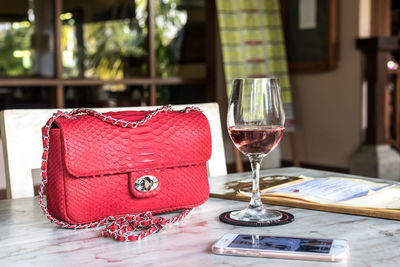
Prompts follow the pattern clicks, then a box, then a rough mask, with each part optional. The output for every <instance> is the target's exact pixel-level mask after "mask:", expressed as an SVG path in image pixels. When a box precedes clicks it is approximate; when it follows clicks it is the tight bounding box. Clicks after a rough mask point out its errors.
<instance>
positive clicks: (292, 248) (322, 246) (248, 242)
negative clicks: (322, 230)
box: [212, 234, 349, 261]
mask: <svg viewBox="0 0 400 267" xmlns="http://www.w3.org/2000/svg"><path fill="white" fill-rule="evenodd" d="M212 251H213V252H214V253H215V254H222V255H237V256H256V257H268V258H282V259H297V260H316V261H342V260H344V259H346V258H347V255H348V253H349V245H348V242H347V241H346V240H341V239H322V238H302V237H283V236H262V235H243V234H226V235H224V236H223V237H222V238H221V239H220V240H218V241H217V242H216V243H215V244H214V245H213V246H212Z"/></svg>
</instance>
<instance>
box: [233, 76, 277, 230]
mask: <svg viewBox="0 0 400 267" xmlns="http://www.w3.org/2000/svg"><path fill="white" fill-rule="evenodd" d="M284 122H285V113H284V110H283V105H282V99H281V91H280V87H279V83H278V79H276V78H261V79H234V80H233V86H232V92H231V99H230V102H229V106H228V118H227V124H228V131H229V135H230V137H231V139H232V142H233V143H234V144H235V146H236V147H237V148H238V150H239V151H240V152H242V153H243V154H244V155H246V156H248V157H249V160H250V164H251V169H252V178H253V186H252V196H251V200H250V204H249V206H248V207H247V208H245V209H243V210H240V211H234V212H231V213H230V215H229V216H230V218H231V219H233V220H237V221H247V222H259V223H269V222H273V221H277V220H279V219H281V217H282V213H281V212H280V211H277V210H270V209H266V208H264V206H263V204H262V202H261V197H260V185H259V179H260V164H261V161H262V159H263V158H264V157H265V156H266V155H267V154H268V153H269V152H271V151H272V150H273V149H274V148H275V147H276V146H277V145H278V143H279V141H280V140H281V138H282V136H283V132H284V130H285V128H284Z"/></svg>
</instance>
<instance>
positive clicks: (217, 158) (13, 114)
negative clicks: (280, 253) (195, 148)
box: [0, 103, 227, 198]
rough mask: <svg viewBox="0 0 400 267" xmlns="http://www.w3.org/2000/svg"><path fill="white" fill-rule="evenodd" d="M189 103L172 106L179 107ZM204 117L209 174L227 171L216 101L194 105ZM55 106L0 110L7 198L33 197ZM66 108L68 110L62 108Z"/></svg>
mask: <svg viewBox="0 0 400 267" xmlns="http://www.w3.org/2000/svg"><path fill="white" fill-rule="evenodd" d="M186 106H189V105H174V106H173V108H174V110H180V109H183V108H184V107H186ZM195 106H196V107H199V108H200V109H201V110H203V112H204V114H205V115H206V116H207V118H208V120H209V122H210V127H211V135H212V155H211V159H210V160H209V161H208V163H207V169H208V174H209V176H218V175H224V174H226V173H227V170H226V161H225V151H224V144H223V139H222V131H221V124H220V115H219V106H218V104H217V103H205V104H195ZM155 108H157V107H151V106H148V107H125V108H95V110H96V111H99V112H107V111H122V110H151V109H155ZM56 111H57V109H32V110H27V109H26V110H4V111H1V112H0V126H1V140H2V144H3V156H4V167H5V177H6V189H7V198H22V197H31V196H34V186H37V185H39V184H40V166H41V154H42V152H43V151H42V150H43V148H42V139H41V134H42V133H41V128H42V127H43V126H44V124H45V123H46V121H47V120H48V119H49V118H50V117H51V116H52V114H53V113H54V112H56ZM63 111H68V110H63Z"/></svg>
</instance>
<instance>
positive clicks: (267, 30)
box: [216, 0, 295, 132]
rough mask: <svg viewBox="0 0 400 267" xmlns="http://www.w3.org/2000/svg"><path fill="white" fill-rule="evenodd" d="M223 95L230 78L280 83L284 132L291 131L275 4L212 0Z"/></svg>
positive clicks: (289, 99) (283, 52)
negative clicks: (284, 117) (215, 7)
mask: <svg viewBox="0 0 400 267" xmlns="http://www.w3.org/2000/svg"><path fill="white" fill-rule="evenodd" d="M216 4H217V15H218V22H219V32H220V39H221V46H222V56H223V61H224V71H225V79H226V85H227V94H228V97H229V95H230V90H231V85H232V80H233V79H234V78H267V77H271V78H272V77H274V78H278V79H279V81H280V87H281V90H282V100H283V105H284V109H285V114H286V123H285V128H286V129H285V130H286V131H289V132H290V131H294V129H295V124H294V114H293V106H292V93H291V89H290V80H289V75H288V64H287V59H286V49H285V41H284V36H283V31H282V23H281V21H282V20H281V13H280V6H279V0H216Z"/></svg>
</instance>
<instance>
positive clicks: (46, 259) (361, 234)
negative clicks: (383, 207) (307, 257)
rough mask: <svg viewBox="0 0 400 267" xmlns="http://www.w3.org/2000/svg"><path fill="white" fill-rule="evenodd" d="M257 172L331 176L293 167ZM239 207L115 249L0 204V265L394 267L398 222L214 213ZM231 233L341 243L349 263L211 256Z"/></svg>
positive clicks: (214, 204)
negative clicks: (276, 219)
mask: <svg viewBox="0 0 400 267" xmlns="http://www.w3.org/2000/svg"><path fill="white" fill-rule="evenodd" d="M265 173H266V174H287V175H300V174H304V175H309V176H317V177H323V176H326V175H332V173H328V172H320V171H310V170H306V169H299V168H284V169H279V170H271V171H265ZM337 175H338V174H337ZM340 175H342V174H340ZM238 176H241V175H233V177H238ZM211 179H213V180H214V179H222V177H213V178H211ZM215 181H217V180H215ZM245 205H246V203H244V202H237V201H231V200H222V199H213V198H210V199H209V200H208V201H207V202H206V203H205V204H204V205H202V206H200V207H198V208H196V209H195V210H194V211H193V212H192V214H191V215H190V216H189V217H188V218H187V219H186V220H185V221H184V222H183V223H181V224H178V225H173V226H170V228H169V229H168V230H167V231H165V232H162V233H159V234H156V235H154V236H152V237H149V238H147V239H144V240H142V241H139V242H133V243H121V242H116V241H113V240H111V239H107V238H102V237H100V232H99V230H98V229H91V230H76V231H75V230H66V229H61V228H58V227H56V226H55V225H53V224H50V223H49V221H47V219H46V218H45V217H44V216H43V215H42V213H41V210H40V208H39V205H38V202H37V199H36V198H22V199H14V200H2V201H0V266H103V265H110V266H155V265H159V266H400V222H399V221H394V220H384V219H377V218H370V217H361V216H352V215H345V214H337V213H328V212H321V211H313V210H304V209H297V208H287V207H277V208H279V209H282V210H286V211H288V212H291V213H292V214H294V215H295V216H296V220H295V221H294V222H293V223H290V224H287V225H282V226H276V227H264V228H257V227H238V226H233V225H228V224H224V223H221V222H219V220H218V215H219V214H220V213H222V212H224V211H227V210H230V209H237V208H241V207H244V206H245ZM231 232H235V233H250V234H265V235H284V236H302V237H316V238H327V237H328V238H329V237H336V238H342V239H347V240H348V241H349V243H350V258H349V259H348V260H347V261H346V262H342V263H322V262H308V261H297V260H296V261H295V260H281V259H267V258H251V257H236V256H219V255H214V254H212V253H211V250H210V247H211V245H212V244H213V243H214V242H215V241H217V239H219V237H221V236H222V235H224V234H226V233H231Z"/></svg>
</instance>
